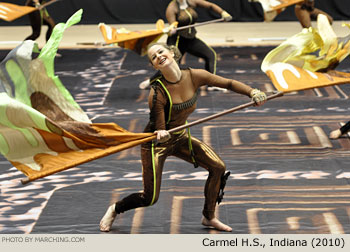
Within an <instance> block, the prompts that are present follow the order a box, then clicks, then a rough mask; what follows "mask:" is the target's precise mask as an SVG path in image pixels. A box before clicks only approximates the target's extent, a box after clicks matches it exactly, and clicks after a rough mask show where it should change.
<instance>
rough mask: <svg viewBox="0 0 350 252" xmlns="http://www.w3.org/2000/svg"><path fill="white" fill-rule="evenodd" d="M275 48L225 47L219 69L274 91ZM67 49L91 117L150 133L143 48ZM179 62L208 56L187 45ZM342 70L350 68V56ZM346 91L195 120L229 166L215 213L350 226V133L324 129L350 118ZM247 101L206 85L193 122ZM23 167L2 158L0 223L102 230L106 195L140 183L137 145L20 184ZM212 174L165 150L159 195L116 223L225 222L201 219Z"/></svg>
mask: <svg viewBox="0 0 350 252" xmlns="http://www.w3.org/2000/svg"><path fill="white" fill-rule="evenodd" d="M271 49H272V48H271V47H217V48H215V50H216V52H217V56H218V65H217V74H219V75H222V76H224V77H229V78H233V79H236V80H239V81H242V82H245V83H247V84H249V85H251V86H253V87H257V88H260V89H262V90H263V91H266V92H270V91H273V90H274V88H273V86H272V85H271V82H270V80H269V79H268V77H267V76H266V75H265V74H264V73H263V72H262V71H261V70H260V64H261V61H262V59H263V58H264V56H265V55H266V54H267V52H269V51H270V50H271ZM6 53H7V52H6V51H0V59H3V57H4V56H5V55H6ZM59 53H60V54H62V57H61V58H57V59H56V74H57V75H59V77H60V79H61V80H62V82H63V83H64V84H65V86H66V87H67V89H69V91H70V92H71V93H72V94H73V96H74V98H75V99H76V101H77V102H78V103H79V104H80V105H81V106H82V108H83V109H84V111H86V112H87V114H88V115H89V116H90V118H91V119H92V120H93V122H116V123H117V124H119V125H120V126H122V127H124V128H125V129H128V130H130V131H133V132H142V130H143V128H144V126H145V125H146V123H147V120H148V117H149V116H148V105H147V98H148V92H149V90H140V89H139V88H138V84H139V83H140V82H141V81H143V80H144V79H146V78H147V77H149V76H151V75H152V74H153V73H154V70H153V69H152V67H151V66H150V65H149V63H148V60H147V58H146V57H143V58H141V57H140V56H138V55H136V54H135V53H133V52H130V51H126V50H122V49H120V48H114V47H111V48H103V49H80V50H73V49H72V50H60V51H59ZM183 63H184V65H183V66H184V67H189V66H190V67H193V68H203V67H204V63H203V62H202V61H201V60H198V58H195V57H193V56H190V55H187V56H186V57H185V59H184V62H183ZM337 70H339V71H344V72H349V70H350V61H349V59H347V60H345V61H344V62H343V63H342V64H341V65H340V66H339V67H338V68H337ZM349 95H350V87H349V85H348V84H345V85H341V86H332V87H327V88H322V89H313V90H308V91H301V92H296V93H291V94H287V95H285V96H283V97H281V98H277V99H274V100H272V101H269V102H267V103H266V104H265V105H264V106H262V107H250V108H247V109H244V110H242V111H238V112H235V113H233V114H229V115H226V116H223V117H220V118H218V119H215V120H212V121H209V122H207V123H203V124H201V125H198V126H194V127H192V128H191V133H192V135H193V136H195V137H198V138H200V139H202V140H203V141H204V142H206V143H208V144H210V145H211V146H213V148H214V149H215V150H216V151H217V153H218V154H219V155H220V156H221V157H222V158H223V160H224V161H225V163H226V165H227V170H229V171H231V176H230V178H229V180H228V182H227V186H226V189H225V197H224V200H223V202H222V203H221V204H220V205H219V206H218V208H217V215H218V217H219V218H220V219H221V220H222V221H223V222H224V223H227V224H228V225H230V226H231V227H232V228H233V233H235V234H301V233H305V234H328V233H333V234H335V233H346V234H349V233H350V185H349V179H350V141H349V136H348V135H346V136H344V137H342V138H340V139H339V140H330V139H329V138H328V135H329V132H330V131H332V130H334V129H337V128H339V127H340V123H345V122H346V121H348V120H350V107H349ZM246 102H249V98H247V97H245V96H242V95H239V94H235V93H230V92H228V93H223V92H220V91H212V92H207V93H203V92H202V93H201V95H200V97H199V101H198V106H197V107H198V108H197V110H196V111H195V112H194V113H193V114H192V115H191V117H190V118H189V119H190V120H189V121H193V120H196V119H200V118H203V117H205V116H208V115H211V114H213V113H216V112H220V111H222V110H224V109H228V108H231V107H234V106H237V105H240V104H242V103H246ZM24 177H25V176H24V175H23V174H22V173H21V172H19V171H17V170H16V169H15V168H13V167H12V165H11V164H10V163H9V162H8V161H6V160H5V159H4V158H3V157H1V158H0V204H1V205H0V233H1V234H17V233H18V234H20V233H31V234H44V233H50V234H62V233H70V234H74V233H83V234H89V233H94V234H97V233H100V231H99V221H100V219H101V217H102V216H103V215H104V213H105V211H106V209H107V207H108V205H110V204H111V203H113V202H115V201H116V200H118V199H120V198H122V197H124V196H127V195H128V194H129V193H132V192H136V191H140V190H142V177H141V162H140V153H139V147H134V148H132V149H128V150H125V151H122V152H120V153H117V154H114V155H111V156H108V157H105V158H102V159H99V160H95V161H93V162H90V163H86V164H83V165H80V166H79V167H76V168H72V169H70V170H67V171H65V172H61V173H58V174H55V175H51V176H48V177H46V178H43V179H39V180H37V181H34V182H31V183H29V184H27V185H21V183H20V179H23V178H24ZM206 177H207V172H206V171H205V170H204V169H202V168H200V167H199V168H194V167H193V165H191V164H188V163H186V162H184V161H182V160H179V159H177V158H169V159H168V160H167V162H166V164H165V168H164V173H163V180H162V187H161V194H160V198H159V200H158V202H157V203H156V204H155V205H154V206H151V207H147V208H139V209H137V210H130V211H128V212H125V213H123V214H121V215H119V216H118V217H117V219H116V221H115V223H114V225H113V227H112V229H111V231H110V233H112V234H130V233H133V234H137V233H139V234H169V233H181V234H189V233H191V234H207V233H219V232H217V231H215V230H212V229H208V228H205V227H204V226H202V225H201V223H200V220H201V211H202V207H203V203H204V198H203V188H204V184H205V179H206Z"/></svg>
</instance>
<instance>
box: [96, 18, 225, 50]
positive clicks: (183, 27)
mask: <svg viewBox="0 0 350 252" xmlns="http://www.w3.org/2000/svg"><path fill="white" fill-rule="evenodd" d="M224 20H225V19H224V18H218V19H214V20H210V21H205V22H201V23H196V24H191V25H186V26H181V27H179V28H176V31H180V30H184V29H188V28H192V27H197V26H202V25H207V24H213V23H217V22H222V21H224ZM114 43H118V42H117V41H116V40H115V41H110V42H106V43H102V45H104V46H105V45H110V44H114Z"/></svg>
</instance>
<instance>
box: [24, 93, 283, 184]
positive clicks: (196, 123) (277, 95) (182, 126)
mask: <svg viewBox="0 0 350 252" xmlns="http://www.w3.org/2000/svg"><path fill="white" fill-rule="evenodd" d="M280 96H283V92H276V93H274V94H273V95H270V96H268V97H267V98H266V100H271V99H274V98H277V97H280ZM254 104H255V102H253V101H251V102H248V103H245V104H242V105H239V106H237V107H234V108H231V109H228V110H225V111H222V112H219V113H216V114H214V115H211V116H207V117H204V118H202V119H199V120H196V121H193V122H191V123H188V124H184V125H181V126H179V127H176V128H173V129H170V130H169V131H168V132H169V133H173V132H177V131H180V130H183V129H185V128H189V127H192V126H195V125H198V124H200V123H204V122H207V121H209V120H213V119H215V118H218V117H220V116H223V115H226V114H229V113H232V112H235V111H237V110H241V109H244V108H247V107H250V106H253V105H254ZM154 135H156V133H155V134H154ZM132 147H134V146H132ZM110 154H112V153H110ZM48 175H51V174H48ZM33 180H35V179H29V178H25V179H22V180H21V183H22V184H23V185H25V184H28V183H29V182H31V181H33Z"/></svg>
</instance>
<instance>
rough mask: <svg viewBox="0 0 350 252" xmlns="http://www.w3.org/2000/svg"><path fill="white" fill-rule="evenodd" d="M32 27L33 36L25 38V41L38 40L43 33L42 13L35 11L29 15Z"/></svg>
mask: <svg viewBox="0 0 350 252" xmlns="http://www.w3.org/2000/svg"><path fill="white" fill-rule="evenodd" d="M28 17H29V21H30V26H31V27H32V34H31V35H29V36H28V37H26V38H25V40H36V39H37V38H39V36H40V32H41V14H40V11H33V12H31V13H29V14H28Z"/></svg>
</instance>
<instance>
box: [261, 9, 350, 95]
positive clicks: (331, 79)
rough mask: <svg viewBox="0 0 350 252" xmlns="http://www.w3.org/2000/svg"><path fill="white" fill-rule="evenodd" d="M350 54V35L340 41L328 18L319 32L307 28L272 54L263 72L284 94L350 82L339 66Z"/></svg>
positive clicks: (321, 20)
mask: <svg viewBox="0 0 350 252" xmlns="http://www.w3.org/2000/svg"><path fill="white" fill-rule="evenodd" d="M349 54H350V35H348V36H346V37H342V38H337V36H336V34H335V33H334V31H333V29H332V27H331V25H330V24H329V21H328V19H327V17H326V16H324V15H318V18H317V29H314V28H308V29H306V28H305V29H303V30H302V31H301V32H300V33H298V34H296V35H294V36H292V37H291V38H289V39H287V40H286V41H284V42H283V43H281V45H279V46H278V47H276V48H275V49H273V50H272V51H270V52H269V53H268V54H267V55H266V57H265V58H264V60H263V62H262V64H261V69H262V71H264V72H265V73H266V74H267V75H268V76H269V77H270V79H271V81H272V83H273V84H274V86H275V87H276V88H277V89H278V90H279V91H283V92H292V91H296V90H303V89H310V88H316V87H322V86H329V85H336V84H344V83H350V74H349V73H343V72H339V71H336V70H335V68H336V66H337V65H338V64H339V63H340V62H341V61H342V60H344V59H345V58H346V57H347V56H348V55H349Z"/></svg>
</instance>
